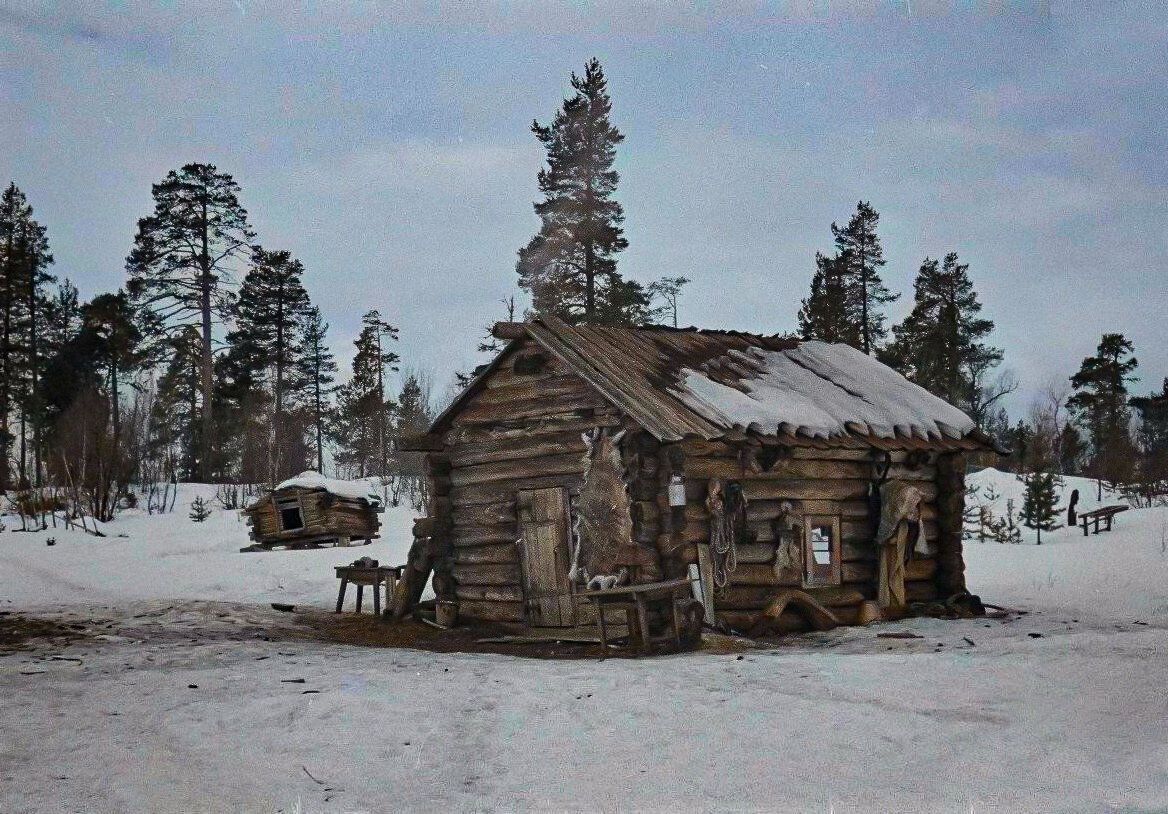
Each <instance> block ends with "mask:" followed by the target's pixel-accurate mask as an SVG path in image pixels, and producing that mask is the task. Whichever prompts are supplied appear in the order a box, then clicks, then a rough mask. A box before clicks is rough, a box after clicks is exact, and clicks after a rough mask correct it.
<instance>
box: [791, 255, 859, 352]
mask: <svg viewBox="0 0 1168 814" xmlns="http://www.w3.org/2000/svg"><path fill="white" fill-rule="evenodd" d="M851 266H852V263H851V256H850V254H849V253H848V252H844V253H843V254H838V255H836V256H834V257H826V256H824V255H823V254H821V253H819V252H816V253H815V274H814V275H813V276H812V278H811V293H810V294H809V295H808V297H807V299H805V300H803V303H802V307H801V308H800V309H799V315H798V319H799V336H800V337H801V338H802V339H819V340H822V341H824V342H842V343H844V344H847V345H851V346H852V347H854V348H858V347H861V346H862V345H863V343H864V340H863V334H862V331H861V325H860V319H859V314H858V309H856V308H855V307H854V302H853V301H852V299H851V298H850V296H849V291H850V289H849V286H848V274H849V273H850V268H851Z"/></svg>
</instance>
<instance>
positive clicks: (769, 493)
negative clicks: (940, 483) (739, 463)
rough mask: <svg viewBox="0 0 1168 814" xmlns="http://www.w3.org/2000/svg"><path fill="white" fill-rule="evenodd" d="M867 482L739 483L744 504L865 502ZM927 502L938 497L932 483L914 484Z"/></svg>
mask: <svg viewBox="0 0 1168 814" xmlns="http://www.w3.org/2000/svg"><path fill="white" fill-rule="evenodd" d="M868 483H869V481H867V480H859V479H839V480H780V479H770V478H767V479H759V480H744V481H742V492H743V494H745V495H746V497H747V500H784V499H790V500H834V501H847V500H864V499H866V498H867V496H868ZM913 485H914V486H916V487H917V488H918V489H919V490H920V491H921V495H922V497H923V498H924V499H925V500H926V501H934V500H936V497H937V485H936V484H935V483H929V482H924V481H922V482H920V483H916V484H913Z"/></svg>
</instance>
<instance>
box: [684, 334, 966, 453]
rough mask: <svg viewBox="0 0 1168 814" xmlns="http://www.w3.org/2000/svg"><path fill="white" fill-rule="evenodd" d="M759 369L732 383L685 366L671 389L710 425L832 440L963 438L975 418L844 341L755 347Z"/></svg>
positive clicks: (755, 360) (755, 357)
mask: <svg viewBox="0 0 1168 814" xmlns="http://www.w3.org/2000/svg"><path fill="white" fill-rule="evenodd" d="M750 356H752V357H754V359H753V361H754V363H755V365H756V366H757V367H758V369H759V370H760V372H759V373H758V374H757V375H756V376H753V377H744V378H741V379H739V380H738V381H736V382H735V384H736V385H737V387H731V386H729V385H726V384H721V383H719V382H717V381H714V380H713V379H712V378H710V377H709V376H708V375H706V374H705V373H703V372H702V371H699V370H693V369H690V368H684V369H683V370H682V371H681V374H682V375H681V377H680V381H679V386H678V387H677V388H676V389H674V391H673V392H674V395H675V396H676V397H677V398H678V399H680V400H681V401H682V402H683V403H684V404H685V405H686V406H688V407H689V408H690V409H692V410H693V411H694V412H696V413H698V414H699V415H701V416H702V417H704V418H706V419H707V420H708V421H710V422H711V423H713V424H717V425H719V426H723V427H741V428H747V429H753V430H756V431H759V432H763V433H772V432H777V431H789V432H796V431H797V432H799V433H801V434H803V435H809V436H812V437H816V438H830V437H835V436H840V435H847V434H850V433H852V432H859V433H861V434H864V435H874V436H876V437H878V438H893V437H895V436H898V435H899V436H903V437H915V438H920V439H927V438H936V437H938V436H944V437H946V438H962V437H964V436H965V435H967V434H968V433H970V432H971V431H973V429H974V426H975V425H974V423H973V421H972V420H971V419H970V418H969V417H968V416H966V415H965V414H964V413H963V412H961V411H960V410H958V409H957V408H956V407H953V406H952V405H950V404H948V403H947V402H945V401H944V400H942V399H939V398H937V397H936V396H934V395H933V394H932V393H930V392H928V391H927V390H925V389H924V388H922V387H919V386H917V385H915V384H913V383H912V382H910V381H908V380H907V379H905V378H904V377H903V376H901V375H900V374H899V373H897V372H896V371H894V370H892V369H891V368H889V367H888V366H887V365H884V364H881V363H880V362H878V361H876V360H875V359H873V358H872V357H870V356H867V355H866V354H864V353H861V352H860V351H858V350H856V349H855V348H852V347H849V346H848V345H837V344H830V343H827V342H818V341H806V342H802V343H800V344H799V346H798V347H796V348H792V349H789V350H783V351H774V350H762V349H758V348H752V349H751V352H750Z"/></svg>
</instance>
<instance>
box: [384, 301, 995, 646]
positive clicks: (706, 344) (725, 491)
mask: <svg viewBox="0 0 1168 814" xmlns="http://www.w3.org/2000/svg"><path fill="white" fill-rule="evenodd" d="M494 334H495V336H496V337H498V338H501V339H504V340H507V345H506V346H505V348H504V349H503V350H502V351H501V352H500V353H499V354H498V356H497V357H496V358H495V359H494V360H493V361H491V362H490V364H488V365H486V366H485V367H484V368H483V369H481V372H479V373H478V375H477V376H476V377H475V378H474V380H473V381H472V382H471V383H470V385H469V386H468V387H467V388H466V389H465V390H464V391H463V392H462V393H461V394H460V395H459V396H458V397H457V398H456V399H455V400H454V402H453V403H452V404H451V405H450V406H449V407H448V408H447V409H446V410H445V411H443V412H442V414H441V415H440V416H438V418H437V419H436V420H435V421H434V423H433V425H432V426H431V427H430V429H429V431H428V432H427V433H426V434H425V435H423V436H419V437H417V438H414V439H411V440H410V441H409V442H408V443H407V445H406V446H407V447H408V448H411V449H414V450H419V451H423V452H425V461H426V472H427V477H428V478H429V479H430V486H431V489H432V491H431V495H432V498H431V505H430V508H429V514H428V516H427V517H425V518H421V519H419V520H418V521H416V522H415V527H414V534H415V540H414V544H413V546H412V548H411V550H410V555H409V561H408V562H409V567H408V568H407V570H406V575H405V579H404V580H403V590H402V594H401V597H400V599H399V602H398V603H397V607H396V608H395V610H396V612H397V613H399V614H401V613H404V612H405V611H406V610H408V609H409V608H410V607H411V606H412V605H413V604H414V603H416V602H417V601H418V599H419V598H420V595H421V591H422V588H423V587H424V585H425V582H426V579H427V578H428V576H429V575H430V573H431V571H432V572H433V586H434V590H435V592H436V594H437V595H438V598H439V599H446V600H452V601H456V602H457V603H458V605H459V609H460V615H461V616H462V617H464V618H472V619H474V618H478V619H484V620H492V621H495V622H507V623H514V624H516V625H520V626H530V627H541V628H542V627H570V626H574V625H579V624H583V623H588V622H590V621H591V619H590V618H589V608H588V607H587V605H588V603H584V602H580V601H579V596H578V594H579V593H580V591H581V590H583V589H584V588H585V586H586V585H588V584H591V586H592V587H593V588H595V587H598V586H599V587H605V586H606V585H611V584H614V583H615V584H620V583H621V582H625V581H628V582H633V583H636V582H651V581H657V580H665V579H676V578H679V577H685V576H690V577H692V578H694V580H695V584H696V586H697V588H696V590H695V596H696V597H698V598H700V599H701V601H702V608H701V611H700V613H701V614H702V615H704V617H705V620H706V621H707V622H709V623H712V624H715V625H719V626H721V627H723V628H726V629H732V630H736V631H739V632H748V633H749V632H753V633H756V634H760V635H761V634H762V633H765V632H777V631H794V630H801V629H807V628H810V627H817V628H818V627H823V626H830V625H833V624H853V623H857V622H865V621H868V620H871V619H873V618H895V617H896V616H897V615H898V614H902V613H903V612H904V610H905V608H906V606H908V605H911V604H912V603H915V602H932V601H944V600H945V599H947V598H952V597H956V596H965V595H967V594H966V590H965V574H964V563H963V561H962V548H961V530H962V513H963V511H962V510H963V500H964V491H965V490H964V482H963V481H964V473H965V464H964V458H963V456H964V455H965V454H967V453H971V452H977V451H982V450H992V449H994V444H993V442H992V440H991V439H990V438H989V437H987V436H986V435H984V434H983V433H982V432H981V431H979V430H978V429H977V428H976V427H975V425H974V423H973V421H971V420H970V419H969V418H968V417H967V416H966V415H965V414H964V413H962V412H961V411H960V410H958V409H956V408H955V407H953V406H951V405H949V404H947V403H946V402H944V401H943V400H941V399H939V398H937V397H936V396H934V395H932V394H931V393H929V392H927V391H926V390H924V389H923V388H920V387H918V386H917V385H915V384H912V383H910V382H909V381H907V380H906V379H905V378H904V377H903V376H901V375H900V374H899V373H897V372H896V371H894V370H892V369H891V368H889V367H887V366H885V365H883V364H881V363H879V362H878V361H876V360H875V359H872V358H870V357H868V356H866V355H864V354H863V353H861V352H859V351H857V350H855V349H853V348H851V347H849V346H846V345H836V344H829V343H824V342H817V341H798V340H792V339H788V338H781V337H777V336H759V335H752V334H747V333H740V332H736V331H715V330H698V329H694V328H688V329H676V328H664V327H635V328H617V327H597V326H584V325H576V326H573V325H569V324H567V323H565V322H563V321H562V320H559V319H556V318H553V317H547V318H541V319H536V320H534V321H531V322H525V323H499V324H497V325H496V326H495V328H494ZM894 510H895V511H898V512H899V514H895V515H890V512H892V511H894ZM886 526H887V528H886ZM605 580H608V581H607V582H606V581H605ZM593 618H594V617H593ZM606 618H607V617H606Z"/></svg>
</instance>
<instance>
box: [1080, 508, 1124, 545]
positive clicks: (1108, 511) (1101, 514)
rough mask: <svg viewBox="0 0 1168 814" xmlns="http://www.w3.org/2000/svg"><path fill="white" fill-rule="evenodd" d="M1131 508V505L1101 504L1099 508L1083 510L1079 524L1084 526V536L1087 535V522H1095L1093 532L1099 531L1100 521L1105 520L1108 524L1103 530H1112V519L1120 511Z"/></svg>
mask: <svg viewBox="0 0 1168 814" xmlns="http://www.w3.org/2000/svg"><path fill="white" fill-rule="evenodd" d="M1130 508H1131V507H1130V506H1121V505H1116V506H1100V507H1099V508H1098V509H1092V510H1091V511H1089V512H1083V513H1082V514H1080V515H1079V525H1081V526H1082V527H1083V536H1084V537H1086V536H1087V524H1088V523H1094V525H1095V530H1094V531H1093V532H1091V533H1092V534H1098V533H1099V531H1100V529H1099V523H1100V522H1104V523H1106V524H1107V527H1106V528H1104V529H1103V531H1111V521H1112V520H1113V519H1114V518H1115V516H1116V515H1117V514H1119V513H1120V512H1126V511H1127V510H1128V509H1130Z"/></svg>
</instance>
